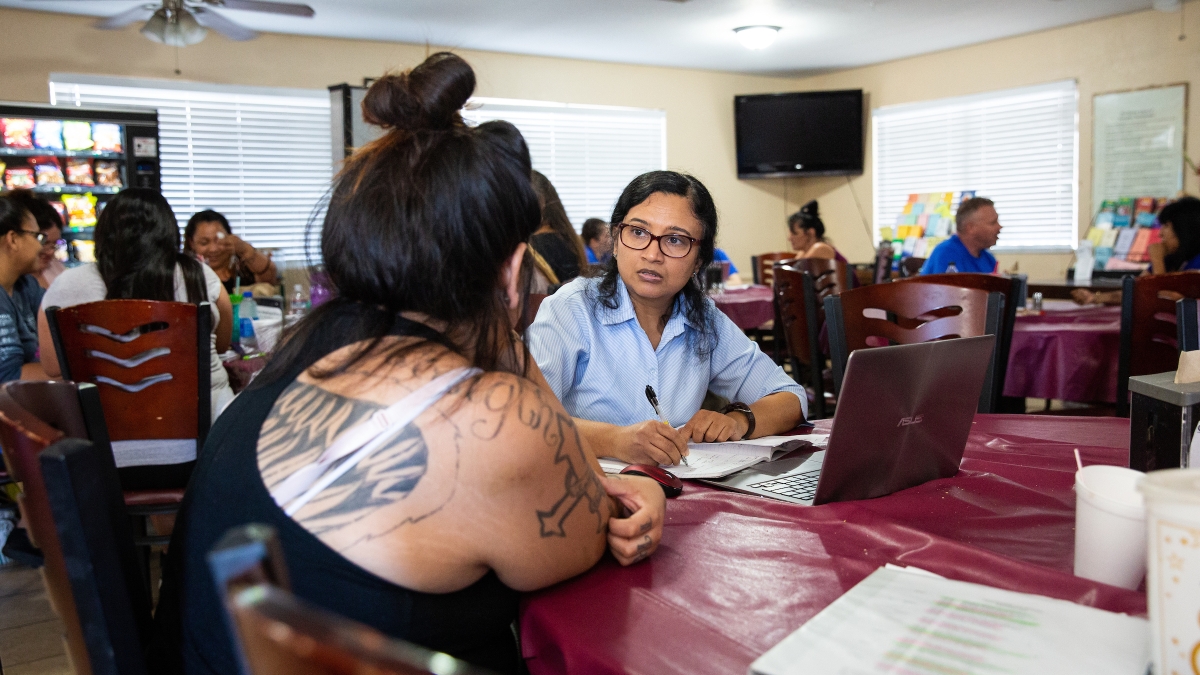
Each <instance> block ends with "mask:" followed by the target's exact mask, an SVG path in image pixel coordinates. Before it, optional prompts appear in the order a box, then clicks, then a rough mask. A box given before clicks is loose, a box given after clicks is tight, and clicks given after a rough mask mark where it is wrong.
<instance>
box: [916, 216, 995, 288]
mask: <svg viewBox="0 0 1200 675" xmlns="http://www.w3.org/2000/svg"><path fill="white" fill-rule="evenodd" d="M954 226H955V229H956V230H957V231H956V232H955V233H954V234H952V235H950V238H949V239H947V240H946V241H943V242H942V243H940V244H938V245H937V246H936V247H934V249H933V253H930V254H929V258H928V259H927V260H926V261H925V264H924V265H923V266H922V267H921V274H943V273H945V272H979V273H982V274H995V273H996V271H997V269H998V266H997V264H996V257H995V256H993V255H992V254H991V252H989V251H988V249H989V248H991V247H993V246H995V245H996V240H997V239H998V238H999V237H1000V217H999V216H998V215H996V206H995V203H994V202H993V201H992V200H990V199H987V198H985V197H971V198H970V199H965V200H963V203H962V204H959V205H958V212H957V213H955V214H954Z"/></svg>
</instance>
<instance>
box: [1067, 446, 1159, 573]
mask: <svg viewBox="0 0 1200 675" xmlns="http://www.w3.org/2000/svg"><path fill="white" fill-rule="evenodd" d="M1143 476H1145V474H1143V473H1142V472H1141V471H1134V470H1133V469H1126V468H1124V467H1120V466H1105V465H1102V464H1094V465H1092V466H1085V467H1083V468H1082V469H1080V470H1079V471H1077V472H1076V473H1075V576H1079V577H1084V578H1086V579H1091V580H1093V581H1099V582H1101V583H1105V584H1110V585H1112V586H1120V587H1121V588H1128V589H1135V588H1137V587H1138V585H1139V584H1141V583H1142V577H1144V576H1145V575H1146V510H1145V507H1144V506H1143V503H1142V495H1141V493H1139V492H1138V489H1137V484H1138V481H1139V480H1140V479H1141V478H1142V477H1143Z"/></svg>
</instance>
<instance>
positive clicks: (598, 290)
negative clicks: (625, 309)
mask: <svg viewBox="0 0 1200 675" xmlns="http://www.w3.org/2000/svg"><path fill="white" fill-rule="evenodd" d="M658 193H662V194H668V195H678V196H680V197H684V198H686V199H687V200H688V204H689V205H690V206H691V207H692V215H693V216H695V217H696V220H697V221H699V222H700V225H701V227H702V228H703V230H704V231H703V234H702V235H701V238H700V250H699V252H698V256H697V260H696V261H697V263H698V266H697V268H696V269H697V270H704V269H707V268H708V266H709V265H710V264H712V261H713V248H714V247H715V242H716V240H717V206H716V204H714V203H713V199H712V195H710V194H709V193H708V188H706V187H704V184H703V183H701V182H700V181H698V180H696V179H695V178H694V177H693V176H689V175H688V174H686V173H679V172H677V171H651V172H649V173H644V174H642V175H640V176H638V177H637V178H634V179H633V181H632V182H631V183H629V185H627V186H625V191H624V192H622V193H621V196H620V197H618V198H617V204H616V206H614V207H613V214H612V220H611V222H612V223H613V224H614V225H619V224H620V223H622V222H623V221H624V220H625V216H626V215H628V214H629V211H630V209H632V208H633V207H635V206H637V205H638V204H641V203H642V202H644V201H646V200H647V199H649V198H650V196H651V195H654V194H658ZM600 275H601V278H600V282H599V283H598V284H597V285H596V287H595V291H594V293H591V294H590V295H591V296H592V301H593V302H595V303H598V304H599V305H601V306H603V307H605V308H607V309H610V310H611V309H616V308H617V306H618V305H619V304H620V301H619V300H618V298H617V279H619V278H620V273H619V272H618V271H617V256H615V255H614V256H613V257H611V258H609V259H608V262H607V263H606V264H605V265H604V267H603V268H602V271H601V272H600ZM709 302H710V301H709V299H708V296H707V295H705V293H704V281H703V280H702V279H700V278H699V277H698V276H697V275H694V274H693V275H692V278H691V280H690V281H688V282H687V283H686V284H684V286H683V289H682V290H680V291H679V293H678V294H676V296H675V302H674V303H672V305H671V309H670V310H669V311H668V313H667V314H665V315H663V316H662V319H661V321H662V323H663V325H666V323H667V321H668V320H670V318H671V313H673V312H674V311H675V307H676V306H677V304H680V305H681V306H680V309H681V310H682V311H683V313H684V316H685V317H686V318H687V320H688V321H689V322H690V323H691V324H692V325H693V326H695V327H696V333H695V334H693V335H690V336H689V338H688V339H689V342H690V346H691V347H692V348H693V349H695V350H696V353H698V354H700V355H706V354H709V353H710V352H711V351H712V350H713V348H714V347H715V346H716V345H715V340H716V327H715V326H714V324H713V320H712V317H711V315H710V311H711V309H710V305H709Z"/></svg>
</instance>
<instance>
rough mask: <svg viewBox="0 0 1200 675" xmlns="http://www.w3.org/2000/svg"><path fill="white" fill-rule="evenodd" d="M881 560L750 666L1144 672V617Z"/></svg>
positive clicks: (916, 674) (760, 670)
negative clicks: (888, 565) (883, 565)
mask: <svg viewBox="0 0 1200 675" xmlns="http://www.w3.org/2000/svg"><path fill="white" fill-rule="evenodd" d="M914 572H916V571H909V570H908V569H895V568H890V569H889V568H880V569H877V570H875V572H873V573H872V574H871V575H870V576H868V577H867V578H866V579H863V580H862V581H861V582H859V584H858V585H857V586H855V587H854V588H852V589H850V590H849V591H848V592H847V593H846V594H845V595H843V596H842V597H840V598H838V599H837V600H835V601H834V602H833V604H831V605H829V606H828V607H826V608H825V609H824V610H822V611H821V613H819V614H817V615H816V616H814V617H813V618H812V619H810V620H809V622H808V623H806V624H804V625H803V626H801V627H800V628H799V629H798V630H796V632H794V633H792V634H791V635H789V636H788V637H786V638H784V639H783V641H782V642H780V643H779V644H778V645H776V646H775V647H773V648H772V649H771V650H770V651H768V652H767V653H766V654H763V655H762V656H761V657H759V659H758V660H757V661H755V662H754V663H753V664H751V666H750V675H801V674H802V673H803V674H807V673H847V674H850V673H853V674H855V675H857V674H858V673H906V674H908V675H945V674H946V673H955V674H958V675H985V674H986V675H997V674H999V673H1011V674H1014V675H1019V674H1022V673H1029V674H1030V675H1032V674H1035V673H1036V674H1038V675H1043V674H1045V673H1088V674H1089V675H1118V674H1119V675H1141V674H1142V673H1145V672H1146V666H1147V664H1148V663H1149V661H1150V652H1149V642H1148V633H1149V624H1148V622H1147V621H1146V620H1145V619H1140V618H1137V617H1132V616H1127V615H1125V614H1115V613H1112V612H1105V611H1103V610H1099V609H1095V608H1094V607H1084V606H1082V605H1077V604H1075V603H1072V602H1067V601H1066V600H1056V599H1053V598H1047V597H1043V596H1040V595H1031V594H1028V593H1016V592H1013V591H1006V590H1002V589H999V588H992V587H990V586H983V585H980V584H972V583H967V582H963V581H953V580H950V579H943V578H940V577H937V576H935V575H931V574H928V573H924V574H922V573H914Z"/></svg>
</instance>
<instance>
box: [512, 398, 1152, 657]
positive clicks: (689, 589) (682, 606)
mask: <svg viewBox="0 0 1200 675" xmlns="http://www.w3.org/2000/svg"><path fill="white" fill-rule="evenodd" d="M825 424H828V423H827V422H825ZM818 425H822V422H818ZM1128 441H1129V426H1128V420H1123V419H1115V418H1046V417H1032V416H1028V417H1027V416H1023V415H1015V416H1008V415H979V416H977V417H976V421H975V428H974V430H973V432H972V434H971V438H970V441H969V442H968V446H967V453H966V457H965V458H964V460H963V463H962V471H961V472H960V473H959V474H958V475H957V476H955V477H954V478H950V479H945V480H937V481H932V482H930V483H926V484H925V485H922V486H919V487H916V488H912V489H910V490H905V491H903V492H899V493H896V494H894V495H890V496H887V497H882V498H879V499H873V500H867V501H859V502H846V503H840V504H827V505H824V506H818V507H804V506H796V505H791V504H785V503H783V502H775V501H771V500H767V499H764V498H760V497H754V496H750V495H741V494H736V493H732V492H723V491H718V490H714V489H709V488H706V487H703V486H699V485H697V484H694V483H688V484H687V488H686V491H685V493H684V495H683V496H682V497H680V498H678V499H675V500H672V501H670V502H668V505H667V522H666V527H665V528H664V534H663V541H662V545H661V546H660V547H659V549H658V551H657V552H656V553H655V555H654V556H653V557H652V558H650V560H648V561H646V562H644V563H641V564H638V565H634V566H633V567H629V568H621V567H620V566H618V565H617V564H616V563H615V562H613V561H612V559H611V558H607V557H606V558H605V560H604V561H602V562H601V563H600V565H598V566H597V567H596V568H595V569H593V570H592V571H590V572H588V573H587V574H584V575H583V576H581V577H579V578H577V579H575V580H572V581H570V582H566V583H563V584H560V585H558V586H555V587H553V588H551V589H548V590H545V591H542V592H540V593H537V594H534V595H532V596H529V597H528V598H527V599H526V601H525V603H524V607H523V614H522V618H521V641H522V649H523V652H524V655H525V657H526V659H527V660H528V664H529V669H530V671H531V672H532V673H534V674H535V675H540V674H542V673H567V672H569V673H688V674H697V675H703V674H706V673H713V674H716V673H744V672H746V669H747V667H748V666H749V665H750V663H751V662H752V661H753V660H754V659H755V658H757V657H758V656H759V655H760V654H762V653H763V652H765V651H766V650H768V649H770V648H771V647H772V646H773V645H775V643H777V642H779V641H780V640H782V639H783V638H784V637H785V636H787V635H788V634H789V633H791V632H792V631H793V630H795V629H796V628H798V627H799V626H800V625H801V624H803V623H804V622H805V621H807V620H808V619H810V618H812V617H813V616H814V615H815V614H816V613H817V612H819V611H820V610H821V609H823V608H824V607H825V606H826V605H828V604H829V603H831V602H833V600H834V599H836V598H837V597H838V596H840V595H841V594H842V593H844V592H846V591H847V590H849V589H850V588H851V587H852V586H854V585H855V584H856V583H858V582H859V581H861V580H862V579H864V578H865V577H866V576H867V575H868V574H870V573H871V572H872V571H874V570H875V569H876V568H878V567H879V566H881V565H883V564H885V563H889V562H890V563H895V564H899V565H915V566H918V567H922V568H925V569H927V570H930V571H932V572H936V573H938V574H941V575H944V576H946V577H949V578H952V579H961V580H964V581H973V582H979V583H984V584H988V585H992V586H997V587H1000V588H1007V589H1011V590H1016V591H1023V592H1031V593H1040V594H1043V595H1047V596H1051V597H1056V598H1063V599H1067V600H1072V601H1074V602H1078V603H1081V604H1084V605H1092V606H1096V607H1100V608H1102V609H1106V610H1111V611H1118V612H1127V613H1132V614H1144V613H1145V611H1146V598H1145V595H1144V594H1143V593H1139V592H1134V591H1126V590H1122V589H1119V588H1114V587H1111V586H1105V585H1103V584H1097V583H1094V582H1090V581H1086V580H1084V579H1080V578H1077V577H1074V576H1072V575H1071V569H1072V564H1073V562H1072V557H1073V541H1074V534H1073V527H1074V518H1075V516H1074V513H1075V496H1074V494H1073V493H1072V490H1071V486H1072V484H1073V480H1074V471H1075V467H1074V461H1075V460H1074V458H1073V456H1072V454H1071V450H1072V448H1075V447H1078V448H1079V450H1080V452H1081V453H1082V455H1083V459H1084V462H1085V463H1087V464H1092V463H1105V464H1121V465H1124V464H1125V463H1126V459H1127V454H1128V450H1127V448H1128Z"/></svg>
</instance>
